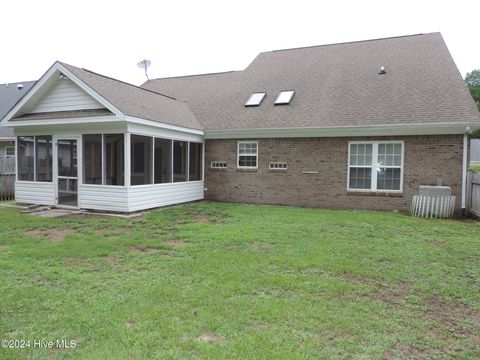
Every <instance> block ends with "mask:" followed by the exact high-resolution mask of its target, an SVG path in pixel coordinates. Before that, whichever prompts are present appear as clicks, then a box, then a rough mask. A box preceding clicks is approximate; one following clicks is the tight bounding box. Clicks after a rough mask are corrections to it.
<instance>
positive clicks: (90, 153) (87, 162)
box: [83, 134, 102, 185]
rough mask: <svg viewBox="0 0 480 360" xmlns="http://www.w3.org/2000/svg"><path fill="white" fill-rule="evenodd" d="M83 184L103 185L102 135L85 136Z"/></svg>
mask: <svg viewBox="0 0 480 360" xmlns="http://www.w3.org/2000/svg"><path fill="white" fill-rule="evenodd" d="M83 177H84V178H83V182H84V183H85V184H97V185H101V184H102V135H100V134H99V135H83Z"/></svg>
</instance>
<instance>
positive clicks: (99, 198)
mask: <svg viewBox="0 0 480 360" xmlns="http://www.w3.org/2000/svg"><path fill="white" fill-rule="evenodd" d="M78 202H79V204H78V205H79V207H80V208H82V209H94V210H103V211H119V212H128V189H127V188H126V187H123V186H114V185H112V186H108V185H90V184H84V185H79V186H78Z"/></svg>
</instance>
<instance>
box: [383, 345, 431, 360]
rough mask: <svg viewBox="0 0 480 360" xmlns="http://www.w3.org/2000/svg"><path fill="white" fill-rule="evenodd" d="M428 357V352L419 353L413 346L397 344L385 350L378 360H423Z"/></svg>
mask: <svg viewBox="0 0 480 360" xmlns="http://www.w3.org/2000/svg"><path fill="white" fill-rule="evenodd" d="M428 356H429V352H428V353H427V352H425V351H421V350H420V349H418V348H417V347H415V346H413V345H409V344H402V343H398V344H395V345H394V346H393V347H392V348H390V349H389V350H387V351H386V352H385V353H384V354H383V355H382V357H381V358H380V359H382V360H389V359H425V358H427V357H428Z"/></svg>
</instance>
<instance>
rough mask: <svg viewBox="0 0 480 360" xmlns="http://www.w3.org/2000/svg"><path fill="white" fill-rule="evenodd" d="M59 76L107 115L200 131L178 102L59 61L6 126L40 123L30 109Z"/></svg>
mask: <svg viewBox="0 0 480 360" xmlns="http://www.w3.org/2000/svg"><path fill="white" fill-rule="evenodd" d="M62 73H63V74H64V75H66V76H67V78H70V80H71V81H72V82H73V83H75V84H76V86H79V87H81V88H82V89H83V90H84V91H86V92H87V94H88V95H89V96H91V97H92V98H94V99H95V100H97V101H98V102H99V103H100V104H99V105H100V106H102V105H103V106H105V107H106V108H107V109H108V110H110V114H111V113H113V114H116V115H117V116H119V117H120V118H122V119H123V118H125V117H126V116H131V117H134V118H140V119H145V120H151V121H155V122H158V123H162V124H168V125H174V126H179V127H183V128H189V129H195V130H202V126H201V125H200V123H199V122H198V121H197V119H196V118H195V115H193V113H192V112H191V111H190V109H189V108H188V106H187V105H186V104H185V103H183V102H181V101H177V100H176V99H174V98H172V97H170V96H166V95H163V94H160V93H158V92H155V91H153V90H148V89H143V88H141V87H138V86H135V85H132V84H128V83H125V82H123V81H120V80H116V79H112V78H109V77H107V76H104V75H100V74H97V73H94V72H92V71H89V70H86V69H81V68H77V67H75V66H72V65H69V64H65V63H62V62H59V61H57V62H55V63H54V64H53V65H52V66H51V67H50V69H49V70H48V71H47V72H46V73H45V74H44V75H43V76H42V77H41V78H40V80H38V82H37V83H36V85H35V86H33V87H32V88H31V91H29V92H28V93H27V94H26V96H25V97H24V98H23V99H22V100H21V101H19V102H18V103H17V104H16V105H15V106H14V107H13V109H11V110H10V111H9V112H8V113H7V115H6V116H5V119H7V120H8V121H9V122H10V121H14V122H20V121H22V120H32V119H33V120H37V119H44V118H45V114H44V113H39V112H35V111H32V106H34V105H35V104H36V103H37V102H38V101H40V99H42V97H43V96H45V94H46V93H47V92H48V91H49V89H52V86H53V84H55V83H56V82H57V81H59V78H60V77H61V76H62ZM33 109H34V107H33ZM84 112H85V110H82V109H80V110H76V111H63V112H62V114H61V115H62V116H63V115H69V116H72V117H82V116H83V115H84ZM90 115H92V114H90ZM96 115H102V114H96ZM52 116H53V115H52ZM92 116H93V115H92Z"/></svg>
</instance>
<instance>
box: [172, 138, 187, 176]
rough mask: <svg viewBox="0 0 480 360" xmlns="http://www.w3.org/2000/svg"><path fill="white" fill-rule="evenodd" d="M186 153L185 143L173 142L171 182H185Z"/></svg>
mask: <svg viewBox="0 0 480 360" xmlns="http://www.w3.org/2000/svg"><path fill="white" fill-rule="evenodd" d="M187 153H188V143H187V142H186V141H174V142H173V182H182V181H187V160H188V158H187Z"/></svg>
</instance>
